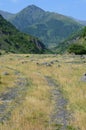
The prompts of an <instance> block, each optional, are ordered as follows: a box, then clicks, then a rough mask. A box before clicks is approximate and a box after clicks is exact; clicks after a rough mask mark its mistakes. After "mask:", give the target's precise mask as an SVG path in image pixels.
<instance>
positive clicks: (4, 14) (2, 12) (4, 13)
mask: <svg viewBox="0 0 86 130" xmlns="http://www.w3.org/2000/svg"><path fill="white" fill-rule="evenodd" d="M0 15H2V16H3V17H4V18H5V19H10V18H12V17H13V16H14V15H15V14H12V13H9V12H6V11H2V10H0Z"/></svg>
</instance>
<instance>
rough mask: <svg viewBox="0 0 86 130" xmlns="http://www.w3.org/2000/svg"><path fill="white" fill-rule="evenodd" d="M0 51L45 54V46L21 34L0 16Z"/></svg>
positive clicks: (37, 40) (31, 37)
mask: <svg viewBox="0 0 86 130" xmlns="http://www.w3.org/2000/svg"><path fill="white" fill-rule="evenodd" d="M0 50H5V51H7V52H13V53H45V52H46V51H47V49H46V48H45V45H44V44H43V43H42V42H41V41H40V40H39V39H38V38H35V37H33V36H30V35H27V34H24V33H21V32H20V31H18V30H17V29H16V28H15V27H14V26H13V25H12V24H11V23H9V22H8V21H6V20H5V19H4V18H3V17H2V16H1V15H0Z"/></svg>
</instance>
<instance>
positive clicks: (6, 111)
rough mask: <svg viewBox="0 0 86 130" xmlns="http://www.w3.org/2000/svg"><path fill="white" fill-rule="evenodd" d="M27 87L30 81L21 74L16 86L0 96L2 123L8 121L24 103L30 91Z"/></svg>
mask: <svg viewBox="0 0 86 130" xmlns="http://www.w3.org/2000/svg"><path fill="white" fill-rule="evenodd" d="M27 85H28V80H27V79H26V78H25V77H24V76H23V75H22V74H19V75H18V78H17V80H16V82H15V85H14V86H13V87H12V88H10V89H8V90H7V91H6V92H4V93H1V94H0V101H1V104H0V123H3V122H5V121H7V120H8V119H9V118H10V116H11V112H12V111H13V110H14V109H15V107H16V106H17V105H19V104H20V103H21V102H22V100H23V99H24V95H25V92H26V91H27V89H28V87H27Z"/></svg>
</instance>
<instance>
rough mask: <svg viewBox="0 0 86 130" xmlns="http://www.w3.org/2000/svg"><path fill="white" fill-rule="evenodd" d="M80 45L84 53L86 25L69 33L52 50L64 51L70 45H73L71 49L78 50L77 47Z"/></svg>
mask: <svg viewBox="0 0 86 130" xmlns="http://www.w3.org/2000/svg"><path fill="white" fill-rule="evenodd" d="M80 46H81V47H83V48H84V50H85V54H86V27H83V29H81V30H79V31H77V32H76V33H74V34H73V35H71V36H70V37H69V38H67V39H66V40H65V41H64V42H62V43H60V44H59V45H58V46H57V47H55V48H54V49H53V50H54V51H55V52H57V53H64V52H66V51H68V49H69V48H71V47H75V48H73V49H76V50H78V47H79V48H80Z"/></svg>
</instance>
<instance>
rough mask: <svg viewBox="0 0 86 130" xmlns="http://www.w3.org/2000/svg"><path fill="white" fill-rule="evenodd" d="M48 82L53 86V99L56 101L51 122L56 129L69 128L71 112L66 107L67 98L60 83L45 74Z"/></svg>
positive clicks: (63, 129)
mask: <svg viewBox="0 0 86 130" xmlns="http://www.w3.org/2000/svg"><path fill="white" fill-rule="evenodd" d="M45 78H46V80H47V83H48V85H49V86H50V87H52V100H53V101H54V103H55V104H54V105H55V107H54V110H53V112H52V113H51V115H50V124H51V125H53V126H54V130H57V129H58V130H67V126H68V122H69V119H70V113H69V112H68V110H67V109H66V106H67V104H68V101H67V99H65V98H64V97H63V94H62V91H61V88H60V85H58V84H57V83H56V81H55V80H54V79H52V78H51V77H49V76H45Z"/></svg>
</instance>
